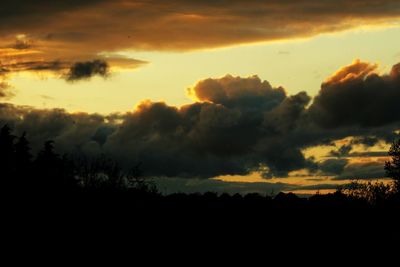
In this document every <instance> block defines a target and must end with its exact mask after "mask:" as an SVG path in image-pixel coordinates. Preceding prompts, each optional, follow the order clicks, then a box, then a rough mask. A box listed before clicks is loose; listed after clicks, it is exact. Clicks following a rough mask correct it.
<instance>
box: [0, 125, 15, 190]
mask: <svg viewBox="0 0 400 267" xmlns="http://www.w3.org/2000/svg"><path fill="white" fill-rule="evenodd" d="M14 139H15V136H13V135H12V134H11V128H10V127H9V126H8V125H4V126H3V127H2V128H1V131H0V172H1V173H2V175H1V176H2V177H3V178H4V179H5V180H3V182H6V183H7V184H9V183H10V182H11V179H12V176H13V172H14V170H15V149H14Z"/></svg>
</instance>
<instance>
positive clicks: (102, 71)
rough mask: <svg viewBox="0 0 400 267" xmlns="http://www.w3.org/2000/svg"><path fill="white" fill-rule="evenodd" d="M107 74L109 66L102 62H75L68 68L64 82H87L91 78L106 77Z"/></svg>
mask: <svg viewBox="0 0 400 267" xmlns="http://www.w3.org/2000/svg"><path fill="white" fill-rule="evenodd" d="M109 73H110V66H109V65H108V63H107V62H106V61H104V60H93V61H87V62H77V63H75V64H73V65H72V66H71V67H70V70H69V72H68V73H67V75H66V80H67V81H70V82H73V81H78V80H87V79H90V78H91V77H93V76H100V77H107V76H108V75H109Z"/></svg>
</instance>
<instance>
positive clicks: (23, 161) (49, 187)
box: [0, 125, 400, 206]
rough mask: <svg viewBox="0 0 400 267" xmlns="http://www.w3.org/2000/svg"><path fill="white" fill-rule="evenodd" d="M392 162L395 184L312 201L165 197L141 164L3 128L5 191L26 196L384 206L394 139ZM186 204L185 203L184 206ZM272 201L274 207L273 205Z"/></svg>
mask: <svg viewBox="0 0 400 267" xmlns="http://www.w3.org/2000/svg"><path fill="white" fill-rule="evenodd" d="M389 156H390V157H391V159H390V160H389V161H387V162H386V165H385V166H384V168H385V170H386V172H387V175H388V176H389V177H391V178H392V179H393V182H392V183H383V182H377V183H372V182H367V183H364V182H353V183H351V184H349V185H345V186H341V187H339V188H338V189H337V191H336V192H335V193H334V194H328V195H319V194H316V195H314V196H312V197H310V198H309V199H301V198H299V197H297V196H296V195H294V194H292V193H288V194H285V193H279V194H278V195H276V196H269V195H265V196H262V195H260V194H258V193H251V194H247V195H245V196H242V195H239V194H236V195H233V196H232V195H228V194H222V195H218V194H216V193H213V192H208V193H205V194H183V193H176V194H171V195H169V196H162V195H161V193H160V192H159V190H158V188H157V185H156V184H155V183H154V182H153V180H151V179H148V178H144V176H143V175H142V171H141V168H140V164H133V166H132V168H130V169H129V170H125V169H123V168H121V166H119V164H118V163H117V162H116V161H114V160H112V159H110V158H108V157H106V156H105V155H100V156H98V157H95V158H88V157H86V156H84V155H73V156H72V155H67V154H63V155H60V154H58V153H56V151H55V148H54V142H53V141H51V140H49V141H46V142H45V143H44V144H43V147H42V148H41V150H40V151H39V152H38V153H36V155H34V154H33V153H32V149H31V145H30V142H29V140H28V139H27V134H26V133H23V134H22V135H20V136H15V135H13V133H12V129H11V128H10V127H9V126H8V125H4V126H3V127H2V128H1V130H0V172H1V177H2V179H1V183H2V186H1V188H2V191H3V193H9V192H14V193H15V192H22V193H24V194H32V193H33V194H36V195H38V194H62V193H67V194H71V193H77V194H79V193H84V194H87V193H96V194H99V193H100V194H102V193H116V194H115V195H119V196H121V195H123V196H129V197H130V198H132V197H134V198H136V199H137V198H148V197H149V196H151V198H152V199H158V200H160V199H162V201H163V202H166V203H170V204H173V205H186V204H189V203H191V204H193V203H203V204H204V203H209V204H210V203H213V204H215V205H218V203H220V204H221V203H222V204H227V203H228V204H229V205H231V204H232V205H237V204H238V203H243V202H246V203H252V205H254V206H257V205H259V204H262V205H267V206H268V205H269V204H271V203H273V201H274V202H275V203H276V204H279V203H280V204H279V205H293V204H295V203H297V204H298V205H311V204H312V205H314V206H315V205H317V204H318V205H319V204H321V203H324V204H323V205H327V206H329V205H333V204H334V203H335V204H337V205H342V204H343V205H344V204H345V205H347V206H352V205H355V204H357V203H358V204H357V205H365V204H366V205H371V204H373V205H384V204H386V203H388V202H390V203H394V202H396V203H398V202H399V192H400V140H398V141H395V142H394V143H393V144H392V146H391V148H390V150H389ZM180 202H181V203H180ZM268 203H269V204H268Z"/></svg>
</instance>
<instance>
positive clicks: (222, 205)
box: [2, 191, 400, 251]
mask: <svg viewBox="0 0 400 267" xmlns="http://www.w3.org/2000/svg"><path fill="white" fill-rule="evenodd" d="M7 195H8V194H7ZM3 196H5V195H3ZM3 203H4V204H6V205H5V207H6V208H5V209H4V210H3V216H2V218H3V219H2V220H3V222H4V223H5V225H6V226H5V228H4V229H7V235H9V236H11V240H12V241H13V242H16V243H17V244H21V243H26V238H27V237H28V240H29V241H28V243H29V242H31V243H29V244H31V245H33V246H34V245H35V244H36V245H37V242H38V240H41V241H40V242H42V241H43V240H45V242H47V244H58V242H60V240H66V241H65V242H72V243H73V244H74V245H73V246H77V247H80V246H82V245H83V244H86V242H89V243H92V242H94V243H95V244H97V245H99V244H105V245H106V246H109V245H111V246H114V245H116V244H119V245H120V244H121V243H120V241H117V240H124V242H128V244H130V245H133V244H135V245H138V244H139V245H140V246H141V247H142V248H144V247H146V248H148V249H153V248H156V247H159V248H160V247H161V248H163V247H164V249H168V248H171V246H174V245H173V244H175V245H178V246H180V247H181V248H182V249H189V248H190V247H191V246H193V245H195V246H203V245H200V244H204V246H205V247H204V249H207V250H209V249H212V250H215V249H221V248H222V247H231V248H236V249H238V248H243V249H246V248H247V249H248V248H249V246H250V247H253V246H254V247H256V248H257V249H260V248H263V247H267V246H273V247H275V248H277V247H281V248H282V249H294V248H299V249H301V248H303V249H304V248H305V247H304V246H306V247H307V246H313V247H316V248H319V249H323V248H324V247H325V246H326V245H330V246H333V245H334V244H338V246H339V247H336V248H340V249H341V250H343V251H351V250H352V249H355V248H356V249H360V248H365V249H373V248H380V249H382V248H386V247H387V248H388V249H389V248H393V245H392V244H396V245H395V246H396V247H397V246H398V244H399V241H400V235H399V226H400V224H399V222H400V220H399V216H398V215H399V211H400V210H399V199H398V197H393V198H391V199H390V200H387V201H385V202H384V203H379V204H376V205H371V204H368V203H366V202H363V201H360V200H354V199H350V198H348V197H347V196H345V195H343V194H341V193H339V192H338V193H335V194H330V195H316V196H313V197H311V198H309V199H305V198H298V197H296V196H295V195H293V194H279V195H277V196H276V197H275V198H271V197H262V196H260V195H258V194H249V195H246V196H244V197H242V196H240V195H235V196H229V195H221V196H217V195H216V194H213V193H206V194H203V195H200V194H192V195H185V194H175V195H169V196H161V195H159V194H152V193H140V192H136V193H133V192H89V191H79V192H78V191H76V192H73V193H72V192H69V193H66V192H58V193H55V192H52V193H44V192H42V193H40V194H27V193H24V194H23V195H22V194H12V195H8V196H7V197H6V199H5V200H3ZM82 239H83V240H86V241H82ZM110 239H111V240H113V241H108V240H110ZM67 240H68V241H67ZM81 241H82V242H83V243H82V242H81ZM62 242H64V241H62ZM110 242H111V243H110ZM128 246H129V245H128ZM335 246H336V245H335ZM197 249H198V248H197Z"/></svg>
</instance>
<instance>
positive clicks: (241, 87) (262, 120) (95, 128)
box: [0, 61, 400, 180]
mask: <svg viewBox="0 0 400 267" xmlns="http://www.w3.org/2000/svg"><path fill="white" fill-rule="evenodd" d="M374 70H375V67H373V65H372V64H368V63H362V62H360V61H357V62H355V63H353V64H351V65H349V66H347V67H345V68H343V69H341V70H340V71H338V72H337V73H336V74H334V75H333V76H331V77H330V78H328V79H327V80H326V81H325V82H324V83H323V84H322V86H321V91H320V92H319V94H318V95H317V97H315V98H314V99H311V97H309V96H308V95H307V94H306V93H305V92H300V93H298V94H295V95H290V96H288V95H287V94H286V93H285V90H284V89H283V88H280V87H272V86H271V85H270V84H269V83H268V82H267V81H262V80H261V79H260V78H259V77H257V76H250V77H234V76H231V75H227V76H225V77H221V78H212V79H211V78H210V79H205V80H202V81H199V82H198V83H197V84H195V85H194V86H193V87H192V88H190V89H189V93H190V94H191V95H192V96H193V97H195V98H196V99H197V101H196V102H194V103H192V104H189V105H185V106H182V107H175V106H169V105H167V104H166V103H162V102H150V101H144V102H142V103H141V104H140V105H138V107H137V108H136V110H134V111H132V112H128V113H125V114H110V115H109V116H103V115H98V114H86V113H67V112H66V111H64V110H57V109H56V110H39V109H34V108H30V107H19V106H14V105H11V104H1V105H0V124H4V123H8V124H10V125H11V126H13V127H14V128H15V129H16V132H17V133H19V134H20V133H22V132H23V131H27V132H28V135H29V136H28V137H29V138H30V139H31V140H32V143H33V144H35V147H36V148H38V147H40V146H41V144H42V143H43V142H44V141H46V140H48V139H53V140H55V142H56V146H57V148H58V149H59V151H60V152H68V153H86V154H89V155H96V154H99V153H105V154H107V155H109V156H111V157H113V158H115V159H117V160H118V161H119V162H120V163H121V164H122V165H123V166H125V167H128V166H131V165H132V164H135V163H137V162H142V163H143V165H142V166H143V169H144V172H145V175H147V176H160V177H180V178H202V179H203V178H211V177H216V176H220V175H247V174H250V173H253V172H259V173H260V175H262V176H264V177H265V178H270V177H286V176H287V175H288V173H290V172H292V171H301V170H309V172H311V173H313V174H315V175H319V174H323V175H328V176H336V179H338V180H342V179H348V178H356V177H360V178H362V177H363V175H364V176H365V177H366V178H371V177H377V176H381V177H382V176H383V161H382V160H383V159H384V158H381V159H379V160H377V159H371V158H367V157H363V160H364V161H360V159H356V158H355V157H356V156H360V157H361V156H362V155H356V154H354V152H353V153H351V148H352V146H353V145H356V144H363V146H365V148H367V147H368V146H371V145H375V144H376V143H377V142H380V141H381V140H383V141H389V140H390V138H395V137H396V136H397V137H398V134H396V132H395V130H399V129H400V119H399V118H400V117H399V116H398V115H399V114H398V111H397V106H398V105H397V102H396V101H397V100H398V99H399V98H398V97H397V93H398V92H399V89H400V84H399V82H398V77H399V75H398V65H395V66H394V67H393V68H392V71H391V72H390V73H389V74H376V73H374ZM92 74H93V73H92ZM83 77H85V76H83ZM392 98H393V99H392ZM349 99H354V100H353V102H356V103H357V104H356V105H355V104H354V103H353V102H352V101H349ZM311 101H312V102H311ZM310 102H311V104H310ZM371 105H374V108H372V109H370V108H371ZM341 109H344V110H346V113H342V110H341ZM362 114H365V116H367V117H365V116H363V115H362ZM396 114H397V117H396ZM368 116H373V118H371V117H368ZM346 137H352V140H353V141H352V142H350V144H347V145H345V146H342V147H339V149H338V150H337V151H336V150H335V151H333V152H332V153H331V155H327V156H332V155H333V156H335V157H336V158H331V159H328V160H325V161H323V162H316V159H315V158H313V157H308V156H306V155H305V153H304V152H303V151H304V150H305V149H307V148H312V147H318V146H321V145H330V144H332V143H334V142H335V141H337V140H342V139H343V138H346ZM364 156H368V155H364ZM371 156H376V155H372V154H371ZM350 158H351V159H350ZM357 160H358V161H360V162H357ZM371 160H373V162H372V163H371V162H370V163H368V162H367V161H371Z"/></svg>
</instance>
